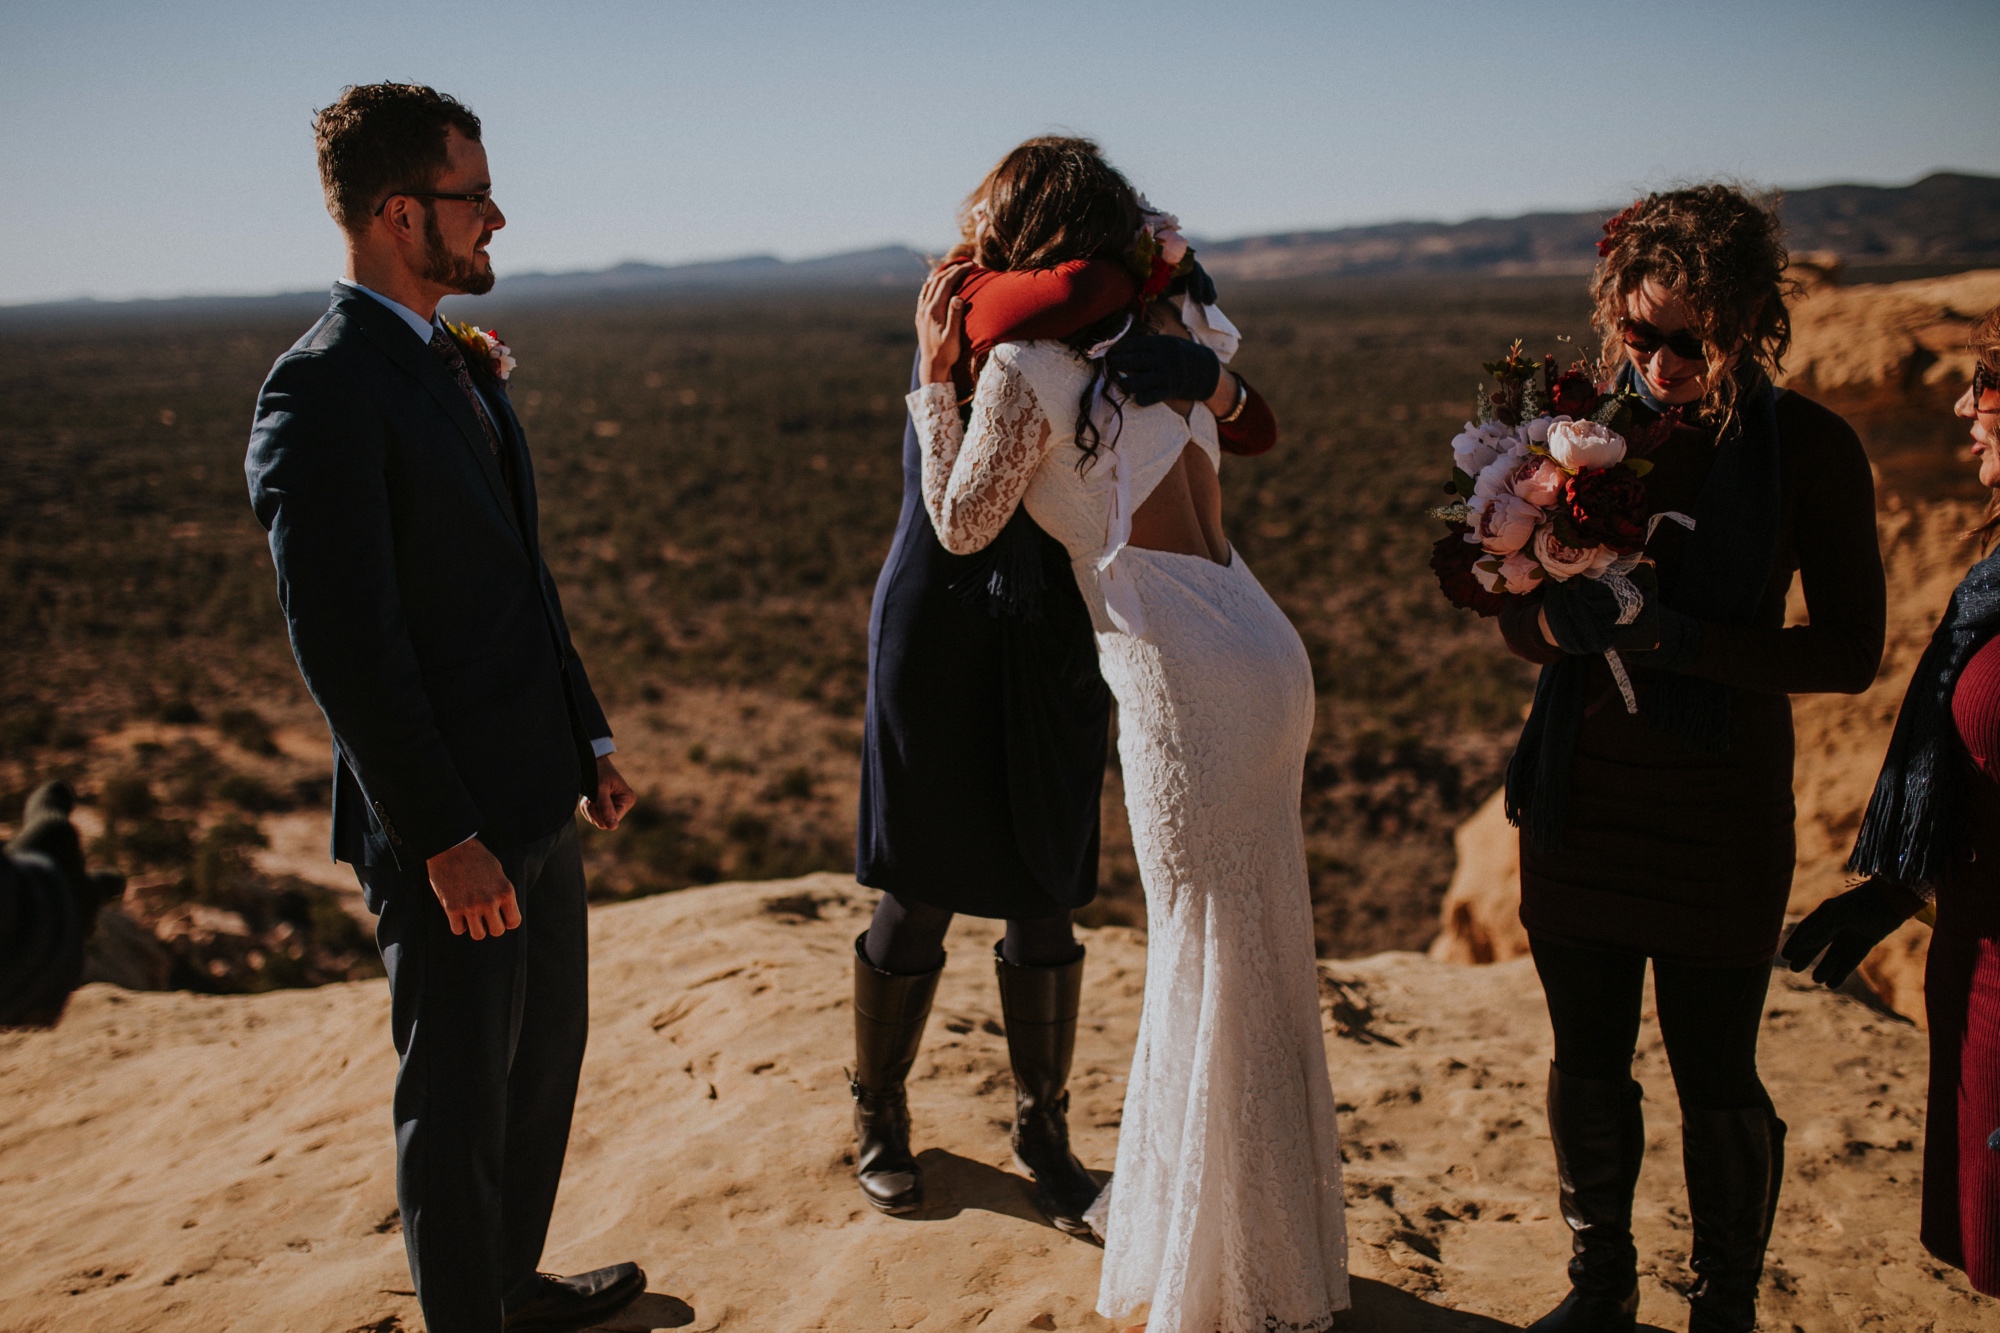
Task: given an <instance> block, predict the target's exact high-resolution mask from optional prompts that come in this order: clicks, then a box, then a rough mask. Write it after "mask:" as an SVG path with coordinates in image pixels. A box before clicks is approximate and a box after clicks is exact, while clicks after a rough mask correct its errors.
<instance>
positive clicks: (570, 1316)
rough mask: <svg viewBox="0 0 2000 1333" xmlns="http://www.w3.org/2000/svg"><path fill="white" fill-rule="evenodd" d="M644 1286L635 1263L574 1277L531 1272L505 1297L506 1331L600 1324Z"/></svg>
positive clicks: (565, 1331)
mask: <svg viewBox="0 0 2000 1333" xmlns="http://www.w3.org/2000/svg"><path fill="white" fill-rule="evenodd" d="M645 1290H646V1274H645V1271H644V1270H643V1269H641V1268H640V1267H639V1265H637V1264H613V1265H611V1267H609V1268H594V1269H592V1270H591V1271H590V1272H588V1273H578V1274H577V1275H576V1276H575V1277H558V1276H557V1275H556V1274H554V1273H537V1274H535V1278H534V1282H533V1283H532V1284H529V1283H523V1284H522V1285H521V1288H520V1289H519V1292H518V1294H517V1295H515V1296H513V1297H511V1298H510V1299H509V1300H508V1301H507V1326H506V1327H507V1333H574V1330H576V1329H583V1328H590V1327H593V1326H594V1325H597V1324H601V1323H603V1322H604V1321H605V1320H607V1319H609V1318H611V1316H613V1315H615V1314H617V1313H618V1312H619V1311H620V1310H622V1309H624V1308H625V1307H626V1306H628V1305H630V1304H631V1303H632V1302H633V1301H635V1300H637V1299H639V1297H640V1296H641V1295H642V1294H643V1293H644V1292H645Z"/></svg>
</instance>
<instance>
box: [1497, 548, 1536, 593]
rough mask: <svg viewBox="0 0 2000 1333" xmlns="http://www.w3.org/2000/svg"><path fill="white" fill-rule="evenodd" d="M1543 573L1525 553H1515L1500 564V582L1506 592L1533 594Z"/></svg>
mask: <svg viewBox="0 0 2000 1333" xmlns="http://www.w3.org/2000/svg"><path fill="white" fill-rule="evenodd" d="M1543 577H1544V571H1543V569H1542V567H1541V565H1540V563H1538V562H1537V561H1536V559H1535V557H1534V556H1532V555H1530V554H1529V553H1528V552H1527V551H1525V550H1521V551H1516V552H1514V553H1513V554H1512V555H1510V556H1508V557H1507V558H1506V559H1505V560H1502V561H1501V562H1500V582H1501V584H1502V585H1503V586H1504V587H1505V588H1506V590H1507V591H1508V592H1518V593H1527V592H1533V591H1534V590H1535V587H1536V585H1538V584H1539V583H1541V581H1542V579H1543Z"/></svg>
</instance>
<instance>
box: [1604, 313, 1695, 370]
mask: <svg viewBox="0 0 2000 1333" xmlns="http://www.w3.org/2000/svg"><path fill="white" fill-rule="evenodd" d="M1618 336H1619V338H1620V339H1622V340H1623V341H1624V343H1625V345H1626V346H1627V347H1629V348H1631V349H1632V350H1633V351H1635V352H1637V353H1638V354H1639V355H1640V356H1651V355H1652V354H1653V353H1655V352H1657V351H1659V350H1660V349H1661V348H1662V347H1664V348H1666V349H1667V350H1668V351H1669V352H1672V353H1673V354H1674V355H1675V356H1677V357H1679V358H1680V359H1681V360H1683V361H1706V360H1708V353H1707V352H1706V351H1704V350H1703V349H1702V345H1701V339H1700V338H1698V337H1696V336H1695V335H1694V334H1693V333H1692V332H1690V331H1689V330H1687V329H1682V330H1680V331H1679V332H1677V333H1662V332H1660V331H1659V330H1658V329H1656V328H1654V327H1653V326H1652V325H1651V324H1645V323H1641V322H1640V321H1639V320H1636V319H1621V320H1619V321H1618Z"/></svg>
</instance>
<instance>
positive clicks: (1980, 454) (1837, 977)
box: [1785, 306, 2000, 1296]
mask: <svg viewBox="0 0 2000 1333" xmlns="http://www.w3.org/2000/svg"><path fill="white" fill-rule="evenodd" d="M1972 351H1973V357H1974V360H1973V370H1972V384H1971V387H1969V388H1968V389H1966V391H1965V393H1964V395H1963V396H1961V397H1960V398H1959V400H1958V406H1957V409H1956V410H1957V413H1958V415H1959V416H1960V417H1963V418H1964V419H1965V420H1967V421H1969V422H1971V423H1972V457H1973V459H1974V460H1975V461H1976V462H1977V463H1978V465H1979V484H1980V485H1982V486H1984V487H1986V488H1987V489H1988V490H1989V491H1992V492H1993V495H1992V498H1991V499H1990V500H1989V501H1988V503H1987V508H1986V521H1985V522H1984V523H1982V524H1980V526H1979V527H1977V528H1975V529H1973V530H1972V531H1971V532H1969V533H1967V534H1966V536H1967V537H1969V538H1976V539H1978V540H1980V541H1982V542H1983V543H1984V544H1985V546H1986V548H1987V549H1986V553H1985V558H1983V559H1982V560H1980V561H1979V563H1978V564H1975V565H1974V566H1973V567H1972V569H1971V571H1970V572H1969V573H1967V574H1966V576H1965V578H1964V580H1963V581H1962V582H1961V583H1960V584H1959V585H1958V588H1957V590H1956V591H1954V592H1953V593H1952V595H1951V604H1950V605H1949V606H1948V607H1947V608H1946V609H1945V613H1944V618H1943V619H1942V620H1940V621H1939V622H1938V627H1937V631H1936V633H1935V634H1933V635H1932V636H1931V644H1930V647H1929V649H1927V650H1926V651H1925V653H1924V657H1923V660H1922V661H1921V662H1919V663H1918V664H1917V669H1916V672H1915V674H1914V675H1913V676H1912V677H1911V678H1910V688H1909V692H1908V693H1907V694H1905V695H1904V696H1903V707H1902V711H1901V712H1899V713H1898V714H1897V715H1896V730H1895V733H1894V735H1893V736H1892V738H1891V739H1890V742H1889V753H1888V756H1887V758H1886V759H1884V761H1883V763H1882V773H1881V776H1880V777H1879V778H1878V779H1877V780H1876V783H1875V795H1874V798H1873V799H1872V800H1870V801H1869V803H1868V813H1867V814H1866V815H1865V816H1864V817H1863V819H1862V821H1861V833H1860V836H1859V837H1858V838H1857V839H1856V841H1855V845H1854V855H1853V856H1852V858H1850V859H1849V861H1848V868H1849V869H1850V870H1854V871H1856V872H1858V873H1860V874H1863V875H1867V876H1868V877H1869V878H1868V882H1867V883H1865V884H1862V885H1861V886H1860V887H1858V888H1854V889H1850V890H1849V891H1848V892H1846V893H1843V894H1841V895H1840V896H1839V897H1836V898H1832V899H1829V900H1828V901H1826V902H1824V903H1822V904H1820V905H1819V907H1817V908H1816V909H1814V911H1813V913H1812V915H1810V916H1808V917H1807V918H1806V919H1805V920H1804V921H1802V922H1800V923H1799V928H1798V929H1797V930H1795V931H1793V932H1792V935H1791V938H1790V939H1789V940H1787V941H1786V942H1785V957H1786V959H1787V960H1788V961H1789V962H1790V963H1791V965H1792V970H1793V971H1795V972H1796V971H1801V970H1803V969H1804V968H1806V967H1808V966H1810V965H1811V964H1812V961H1813V959H1814V958H1820V955H1821V952H1822V951H1824V954H1825V956H1824V957H1823V958H1820V965H1819V967H1818V968H1816V969H1815V970H1814V972H1813V979H1814V980H1816V981H1821V982H1824V983H1825V984H1827V985H1829V986H1838V985H1839V984H1840V983H1841V982H1843V981H1845V980H1847V976H1848V974H1849V973H1850V972H1852V971H1853V970H1854V969H1855V967H1856V965H1857V964H1859V963H1860V962H1861V960H1862V959H1863V958H1865V957H1867V956H1868V951H1869V950H1870V949H1872V948H1874V947H1875V946H1876V945H1878V944H1880V943H1881V942H1882V941H1883V940H1884V939H1886V938H1887V937H1888V935H1889V933H1890V932H1891V931H1893V930H1895V929H1896V927H1897V926H1899V925H1901V924H1902V923H1903V922H1904V921H1906V920H1908V919H1909V918H1910V917H1911V916H1914V915H1915V914H1916V913H1917V912H1919V911H1921V910H1923V907H1924V904H1925V902H1926V901H1927V900H1931V901H1934V903H1935V906H1936V912H1937V917H1936V922H1935V933H1934V934H1933V935H1932V937H1931V947H1930V955H1929V958H1928V960H1927V961H1926V963H1925V965H1924V1009H1925V1012H1926V1014H1927V1015H1928V1017H1929V1019H1930V1045H1931V1071H1930V1112H1929V1115H1928V1116H1927V1117H1926V1123H1925V1126H1924V1211H1923V1239H1924V1248H1925V1249H1927V1250H1929V1251H1930V1252H1931V1253H1932V1254H1934V1255H1936V1256H1937V1257H1938V1258H1940V1259H1942V1260H1944V1261H1945V1262H1946V1263H1948V1264H1950V1265H1952V1266H1953V1267H1954V1268H1961V1269H1964V1270H1965V1275H1966V1276H1967V1277H1968V1278H1970V1279H1971V1280H1972V1285H1973V1286H1974V1287H1975V1288H1977V1289H1978V1290H1980V1291H1983V1292H1985V1293H1986V1294H1987V1295H1989V1296H2000V553H1996V552H1995V551H1994V550H1993V549H1992V548H1993V544H1994V536H1995V534H1996V533H2000V306H1996V307H1994V308H1993V309H1992V310H1989V311H1987V312H1986V316H1985V318H1984V319H1982V320H1980V321H1979V323H1978V324H1977V325H1976V326H1975V327H1974V328H1973V331H1972Z"/></svg>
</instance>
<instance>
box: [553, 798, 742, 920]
mask: <svg viewBox="0 0 2000 1333" xmlns="http://www.w3.org/2000/svg"><path fill="white" fill-rule="evenodd" d="M694 814H695V812H694V810H693V809H692V808H691V807H690V806H688V805H686V804H670V803H668V802H666V801H664V800H662V799H661V797H660V796H659V794H658V793H657V792H649V793H647V794H645V795H642V796H641V797H640V798H639V799H638V801H637V802H636V803H635V804H634V805H633V807H632V809H631V810H629V811H627V812H626V815H625V818H624V820H623V821H621V822H620V823H619V825H618V831H617V833H616V834H614V835H612V836H611V837H608V838H602V837H596V836H592V834H591V833H590V831H588V830H586V833H585V836H586V838H587V839H588V841H587V842H586V844H585V846H586V848H588V849H589V851H590V853H591V859H592V861H593V862H595V863H596V864H595V865H594V866H593V868H592V872H591V876H590V896H591V897H592V898H593V899H596V900H598V901H605V900H611V899H624V898H639V897H644V896H646V895H647V894H653V893H666V892H669V891H671V890H673V889H684V888H686V887H687V886H688V885H690V884H702V883H708V882H711V881H713V880H716V879H719V878H721V875H722V869H721V861H722V858H721V853H720V849H718V848H717V847H716V846H715V844H714V843H712V842H711V841H709V840H708V839H707V838H704V837H702V836H701V835H700V834H698V833H696V832H694V831H693V823H694Z"/></svg>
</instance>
